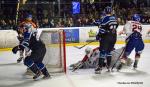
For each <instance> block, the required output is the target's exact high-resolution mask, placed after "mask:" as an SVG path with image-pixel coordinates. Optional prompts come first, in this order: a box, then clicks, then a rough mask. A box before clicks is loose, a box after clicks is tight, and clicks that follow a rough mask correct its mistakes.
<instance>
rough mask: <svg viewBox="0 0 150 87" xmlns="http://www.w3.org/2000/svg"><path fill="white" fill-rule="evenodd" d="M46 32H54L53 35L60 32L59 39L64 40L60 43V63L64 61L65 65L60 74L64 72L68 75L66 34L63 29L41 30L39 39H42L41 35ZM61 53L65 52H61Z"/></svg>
mask: <svg viewBox="0 0 150 87" xmlns="http://www.w3.org/2000/svg"><path fill="white" fill-rule="evenodd" d="M44 32H53V33H55V32H58V33H59V39H60V38H61V39H60V40H62V41H60V42H59V47H60V50H59V51H60V62H62V61H63V64H62V68H63V70H62V71H58V72H64V73H65V74H66V71H67V69H66V41H65V38H66V34H65V32H64V30H63V29H41V30H40V37H39V38H41V35H42V33H44ZM61 51H63V52H61ZM46 65H47V64H46ZM56 72H57V71H56Z"/></svg>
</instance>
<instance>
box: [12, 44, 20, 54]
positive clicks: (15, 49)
mask: <svg viewBox="0 0 150 87" xmlns="http://www.w3.org/2000/svg"><path fill="white" fill-rule="evenodd" d="M18 50H19V47H18V46H15V47H14V48H13V49H12V52H13V53H14V54H16V53H17V51H18Z"/></svg>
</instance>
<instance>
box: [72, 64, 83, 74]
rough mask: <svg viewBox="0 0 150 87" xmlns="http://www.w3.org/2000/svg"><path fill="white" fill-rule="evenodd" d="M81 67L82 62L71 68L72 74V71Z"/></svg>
mask: <svg viewBox="0 0 150 87" xmlns="http://www.w3.org/2000/svg"><path fill="white" fill-rule="evenodd" d="M82 65H83V62H80V63H78V64H77V65H76V66H75V67H73V70H72V72H74V71H76V70H77V69H79V68H80V67H81V66H82Z"/></svg>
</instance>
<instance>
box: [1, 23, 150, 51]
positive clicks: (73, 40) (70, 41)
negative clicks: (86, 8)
mask: <svg viewBox="0 0 150 87" xmlns="http://www.w3.org/2000/svg"><path fill="white" fill-rule="evenodd" d="M48 29H50V30H51V29H56V30H59V29H63V30H64V31H65V33H66V43H67V46H78V45H84V44H86V43H87V42H89V41H91V40H92V41H93V40H95V35H96V34H97V31H98V27H97V26H94V27H65V28H39V29H38V32H40V33H39V36H40V34H41V32H42V31H43V30H48ZM122 29H123V26H119V27H118V29H117V32H120V31H121V30H122ZM149 29H150V25H143V30H142V34H143V36H142V37H143V40H144V42H145V43H150V35H147V32H148V30H149ZM125 37H126V36H125V35H118V36H117V43H116V44H124V39H125ZM18 43H19V41H18V40H17V33H16V31H14V30H1V31H0V49H1V50H9V49H11V48H12V47H14V46H16V45H18ZM98 44H99V43H98V42H97V41H95V42H92V43H90V45H98ZM2 48H3V49H2Z"/></svg>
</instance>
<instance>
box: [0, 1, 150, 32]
mask: <svg viewBox="0 0 150 87" xmlns="http://www.w3.org/2000/svg"><path fill="white" fill-rule="evenodd" d="M65 1H66V2H67V0H64V2H63V3H65ZM106 1H107V0H106ZM108 1H109V0H108ZM98 4H99V3H86V2H83V3H81V12H80V14H76V15H72V13H71V5H70V4H64V6H63V5H62V9H61V10H60V13H59V12H58V8H57V7H56V8H55V7H54V9H52V7H51V6H50V5H45V4H44V5H39V6H36V7H34V5H32V4H29V5H25V6H24V7H23V8H21V9H20V10H19V19H18V23H19V22H21V21H22V20H23V19H24V14H26V13H29V12H30V13H32V15H33V21H34V22H35V23H36V24H37V25H38V27H39V28H53V27H83V26H95V25H94V22H95V21H96V20H98V19H99V18H100V15H101V13H102V11H103V7H99V5H98ZM102 4H103V3H102ZM129 5H130V4H129ZM44 6H45V7H44ZM103 6H104V7H105V5H103ZM24 8H26V9H24ZM35 9H36V10H35ZM45 9H46V10H45ZM49 9H52V10H49ZM113 9H114V13H115V16H116V17H117V19H118V22H119V24H120V25H123V24H125V23H126V21H127V20H130V16H131V15H132V14H133V13H139V14H140V15H141V22H142V23H143V24H150V12H148V11H150V10H149V9H150V8H149V7H143V4H141V6H138V8H137V6H132V5H130V7H129V6H124V7H121V5H120V4H119V3H117V4H116V5H114V6H113ZM53 11H54V12H53ZM0 15H1V18H0V30H7V29H12V28H13V26H14V25H15V19H9V18H10V17H8V18H7V17H5V18H3V16H4V15H3V13H2V11H1V12H0Z"/></svg>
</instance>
